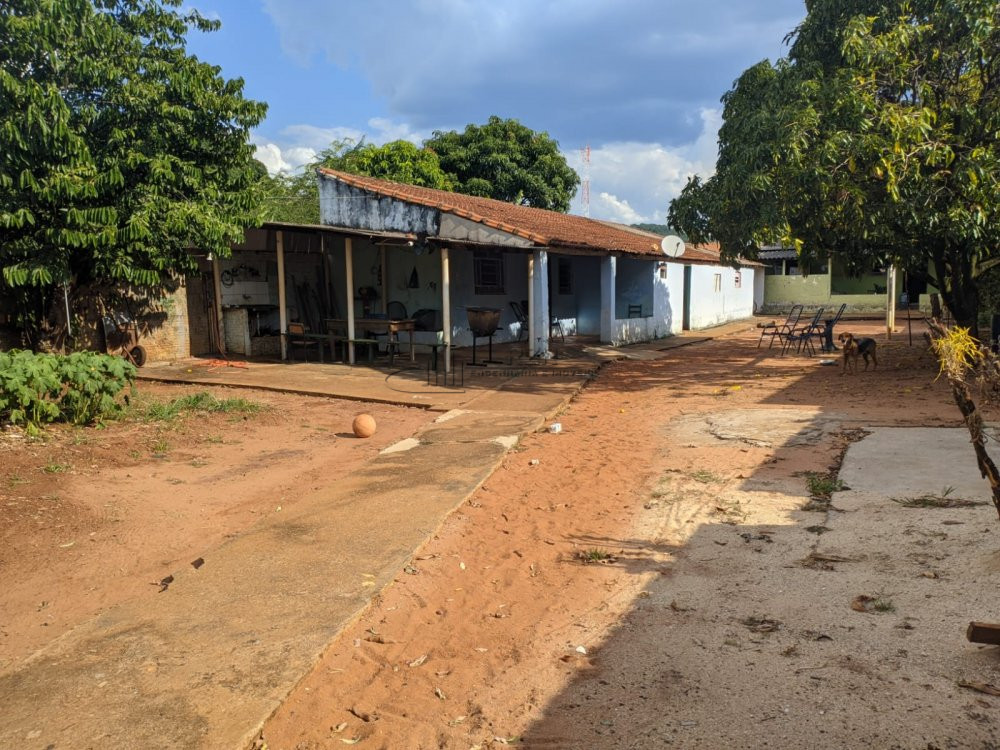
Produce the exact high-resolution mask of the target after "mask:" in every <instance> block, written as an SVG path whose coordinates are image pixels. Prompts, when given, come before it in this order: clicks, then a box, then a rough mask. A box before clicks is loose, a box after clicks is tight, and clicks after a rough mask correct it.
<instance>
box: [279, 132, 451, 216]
mask: <svg viewBox="0 0 1000 750" xmlns="http://www.w3.org/2000/svg"><path fill="white" fill-rule="evenodd" d="M319 167H326V168H327V169H336V170H339V171H341V172H349V173H350V174H360V175H366V176H368V177H377V178H379V179H382V180H391V181H392V182H403V183H406V184H409V185H420V186H422V187H429V188H436V189H438V190H451V189H453V187H454V181H453V180H452V179H451V177H449V176H448V175H447V174H445V173H444V171H443V170H442V169H441V164H440V162H439V161H438V157H437V155H436V154H435V153H434V152H433V151H430V150H429V149H426V148H421V147H419V146H415V145H414V144H412V143H410V142H409V141H402V140H399V141H390V142H389V143H386V144H384V145H382V146H376V145H374V144H372V143H365V142H364V141H361V142H360V143H354V142H353V141H350V140H342V141H334V142H333V143H331V144H330V146H328V147H327V148H326V149H324V150H323V151H321V152H320V153H319V155H318V156H317V157H316V160H315V161H313V162H312V163H310V164H308V165H306V166H305V167H304V168H303V169H302V170H301V171H299V172H298V173H296V174H294V175H285V174H278V175H275V176H274V177H268V178H265V180H264V182H263V186H264V191H265V216H266V218H267V219H268V220H271V221H293V222H298V223H306V224H317V223H319V186H318V184H317V182H316V169H317V168H319Z"/></svg>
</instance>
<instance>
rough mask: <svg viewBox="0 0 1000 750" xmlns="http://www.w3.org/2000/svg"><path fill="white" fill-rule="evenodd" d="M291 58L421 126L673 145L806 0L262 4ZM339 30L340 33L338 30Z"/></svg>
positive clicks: (775, 51) (304, 0)
mask: <svg viewBox="0 0 1000 750" xmlns="http://www.w3.org/2000/svg"><path fill="white" fill-rule="evenodd" d="M263 7H264V9H265V11H266V12H267V13H268V15H269V16H270V17H271V19H272V21H273V22H274V24H275V27H276V28H277V30H278V33H279V35H280V40H281V46H282V49H283V51H284V52H285V54H286V55H288V56H289V57H291V58H292V59H294V60H297V61H298V62H299V63H300V64H302V65H307V66H308V65H313V64H317V63H318V62H320V61H323V60H325V61H329V62H332V63H334V64H336V65H338V66H340V67H342V68H344V69H347V70H357V71H358V72H359V73H360V74H361V75H362V76H363V77H364V78H365V79H366V81H367V82H368V83H369V85H370V87H371V91H372V92H373V93H374V94H375V95H376V96H377V97H379V98H380V99H382V100H383V101H384V102H385V104H386V105H387V107H388V111H389V112H391V113H392V114H393V115H394V116H396V117H398V118H400V119H402V120H404V121H406V122H409V123H412V124H413V125H414V126H416V127H418V128H433V127H446V128H452V127H455V128H461V127H463V126H464V125H466V124H467V123H469V122H482V121H484V120H485V119H486V118H487V117H488V116H489V115H492V114H497V115H500V116H503V117H516V118H518V119H520V120H521V121H522V122H524V123H525V124H526V125H528V126H529V127H532V128H535V129H538V130H547V131H548V132H550V133H552V134H554V135H555V136H556V137H558V138H561V139H566V140H567V142H568V143H569V144H572V145H574V146H578V145H580V144H582V143H585V142H586V141H587V140H591V142H608V141H611V140H614V139H621V140H628V141H636V142H647V143H648V142H654V141H662V142H664V143H669V144H677V143H683V142H687V141H689V140H690V139H691V138H692V137H693V136H694V133H695V128H697V121H696V120H694V121H692V120H691V118H690V117H688V115H689V114H691V113H695V112H697V111H699V110H700V109H701V108H703V107H706V106H715V105H716V104H717V102H718V100H719V97H720V96H721V95H722V93H723V92H724V91H726V90H727V89H728V88H729V87H730V86H731V85H732V82H733V80H735V78H736V77H737V76H738V75H739V74H740V72H741V71H742V70H744V69H745V68H747V67H749V66H750V65H753V64H754V63H756V62H758V61H759V60H761V59H762V58H765V57H770V58H774V57H777V56H778V55H780V54H782V53H783V51H784V48H783V47H782V44H781V40H782V38H783V37H784V35H785V34H787V33H788V32H789V31H791V30H792V29H793V28H794V27H795V26H796V24H797V23H798V22H799V21H800V20H801V19H802V17H803V15H804V7H803V3H802V0H702V1H701V2H698V3H691V2H688V0H617V1H616V2H614V3H610V2H606V0H605V1H602V0H547V2H544V3H539V2H538V1H537V0H503V2H496V0H410V2H399V1H398V0H338V1H337V2H331V0H263ZM336 30H343V31H342V32H340V33H337V32H336Z"/></svg>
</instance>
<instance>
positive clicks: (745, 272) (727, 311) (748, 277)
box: [691, 265, 755, 329]
mask: <svg viewBox="0 0 1000 750" xmlns="http://www.w3.org/2000/svg"><path fill="white" fill-rule="evenodd" d="M754 270H755V269H753V268H741V269H740V270H739V271H737V270H735V269H733V268H730V267H728V266H709V265H697V266H693V269H692V272H691V328H692V329H699V328H710V327H712V326H717V325H720V324H722V323H727V322H729V321H731V320H740V319H741V318H749V317H750V316H751V315H753V298H754ZM737 274H739V276H740V286H739V287H737V286H736V277H737ZM716 275H721V277H722V278H721V284H720V287H721V288H720V289H719V290H718V291H717V290H716V288H715V277H716Z"/></svg>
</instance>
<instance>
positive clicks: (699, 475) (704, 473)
mask: <svg viewBox="0 0 1000 750" xmlns="http://www.w3.org/2000/svg"><path fill="white" fill-rule="evenodd" d="M688 476H690V477H691V478H692V479H693V480H695V481H696V482H701V483H702V484H714V483H716V482H721V481H722V477H720V476H719V475H718V474H716V473H715V472H712V471H708V470H707V469H698V471H692V472H691V473H690V474H689V475H688Z"/></svg>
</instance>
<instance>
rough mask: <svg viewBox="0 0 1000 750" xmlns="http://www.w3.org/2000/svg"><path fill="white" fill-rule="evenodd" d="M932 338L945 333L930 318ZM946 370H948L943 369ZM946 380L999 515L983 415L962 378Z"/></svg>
mask: <svg viewBox="0 0 1000 750" xmlns="http://www.w3.org/2000/svg"><path fill="white" fill-rule="evenodd" d="M928 326H929V327H930V333H931V336H932V337H933V338H941V337H942V336H945V335H946V333H947V332H946V330H945V328H944V326H942V325H941V323H940V322H938V321H937V320H932V321H930V323H929V324H928ZM945 371H946V372H948V370H947V369H946V370H945ZM948 382H949V384H950V385H951V393H952V396H954V398H955V403H956V404H957V405H958V410H959V411H960V412H962V417H964V419H965V426H966V427H967V428H968V430H969V436H970V437H971V438H972V448H973V450H974V451H975V453H976V464H977V465H978V466H979V473H980V474H982V476H983V479H985V480H986V481H987V482H989V483H990V492H991V494H992V496H993V505H994V506H995V507H996V509H997V515H998V516H1000V472H998V471H997V467H996V464H995V463H993V459H992V458H990V455H989V453H987V452H986V437H985V436H984V434H983V415H982V414H981V413H980V411H979V409H978V408H977V407H976V402H975V401H974V400H973V398H972V391H971V389H970V388H969V386H968V385H967V384H966V383H965V381H964V380H960V379H958V378H954V377H952V376H951V375H950V374H949V375H948Z"/></svg>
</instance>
